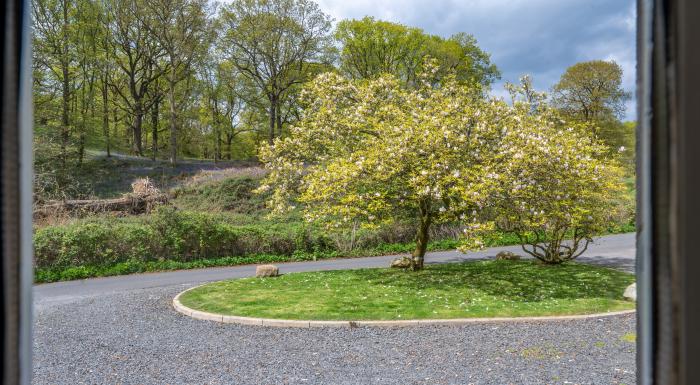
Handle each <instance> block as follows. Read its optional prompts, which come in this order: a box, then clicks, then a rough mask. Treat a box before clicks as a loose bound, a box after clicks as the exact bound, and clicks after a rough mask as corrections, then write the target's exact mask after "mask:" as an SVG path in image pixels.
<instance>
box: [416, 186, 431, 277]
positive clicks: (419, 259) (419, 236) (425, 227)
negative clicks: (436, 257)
mask: <svg viewBox="0 0 700 385" xmlns="http://www.w3.org/2000/svg"><path fill="white" fill-rule="evenodd" d="M431 223H432V216H431V215H430V201H429V200H424V201H421V202H420V208H419V224H418V230H417V232H416V249H415V250H414V251H413V255H412V256H411V269H412V270H414V271H416V270H421V269H423V261H424V260H425V252H426V250H427V249H428V241H429V240H430V232H429V230H430V225H431Z"/></svg>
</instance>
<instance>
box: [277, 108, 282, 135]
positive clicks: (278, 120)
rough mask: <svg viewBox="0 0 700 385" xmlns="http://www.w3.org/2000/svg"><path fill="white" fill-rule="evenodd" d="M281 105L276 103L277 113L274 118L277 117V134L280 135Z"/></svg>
mask: <svg viewBox="0 0 700 385" xmlns="http://www.w3.org/2000/svg"><path fill="white" fill-rule="evenodd" d="M281 109H282V106H280V103H277V114H276V116H275V118H276V119H277V136H278V137H282V111H280V110H281Z"/></svg>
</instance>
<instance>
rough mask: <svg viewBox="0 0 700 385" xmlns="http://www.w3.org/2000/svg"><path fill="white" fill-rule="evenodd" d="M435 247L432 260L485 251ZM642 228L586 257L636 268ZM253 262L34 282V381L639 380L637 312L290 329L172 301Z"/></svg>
mask: <svg viewBox="0 0 700 385" xmlns="http://www.w3.org/2000/svg"><path fill="white" fill-rule="evenodd" d="M504 249H509V250H516V249H515V248H498V249H490V250H487V251H485V252H482V253H472V254H468V255H463V254H460V253H456V252H439V253H431V254H430V255H429V256H428V258H427V261H428V262H429V263H440V262H451V261H459V260H465V259H476V258H484V257H486V256H490V255H494V254H495V253H496V252H498V251H500V250H504ZM633 256H634V236H633V235H616V236H611V237H605V238H602V239H600V240H599V241H598V242H597V244H596V245H595V246H593V247H591V249H590V250H589V252H588V253H587V254H586V255H585V258H584V259H583V260H585V261H588V262H592V263H599V264H605V265H609V266H615V267H618V268H621V269H625V270H628V271H630V270H632V269H633V266H634V259H633ZM390 259H391V257H376V258H360V259H346V260H332V261H329V260H326V261H318V262H304V263H290V264H282V265H281V269H282V271H283V272H293V271H308V270H329V269H345V268H358V267H374V266H386V265H387V264H388V262H389V260H390ZM252 273H253V267H252V266H240V267H232V268H217V269H206V270H189V271H177V272H169V273H156V274H142V275H132V276H124V277H113V278H102V279H91V280H85V281H73V282H63V283H54V284H45V285H39V286H36V287H35V291H34V294H35V304H36V306H35V322H34V360H33V366H34V370H33V372H34V379H33V383H34V384H35V385H40V384H41V385H43V384H46V385H60V384H70V385H73V384H237V385H238V384H251V385H253V384H255V385H259V384H271V385H272V384H275V385H277V384H333V385H335V384H339V385H340V384H347V385H358V384H373V385H374V384H380V385H388V384H396V385H406V384H426V385H427V384H455V385H456V384H461V385H464V384H538V385H539V384H545V383H547V384H555V383H556V384H567V383H569V384H623V383H624V384H627V385H630V384H633V383H634V382H635V345H634V343H633V342H630V336H633V333H634V332H635V318H634V315H624V316H617V317H608V318H604V319H587V320H576V321H558V322H550V323H542V322H523V323H503V324H473V325H463V326H426V327H418V328H409V329H404V328H353V329H345V328H343V329H327V328H312V329H284V328H266V327H261V326H245V325H231V324H219V323H214V322H208V321H200V320H196V319H193V318H190V317H186V316H183V315H182V314H179V313H177V312H175V311H174V310H173V308H172V298H173V296H175V295H176V294H177V293H178V292H180V291H182V290H184V289H185V288H186V287H189V286H192V285H194V284H197V283H200V282H205V281H212V280H219V279H225V278H232V277H244V276H248V275H250V274H252Z"/></svg>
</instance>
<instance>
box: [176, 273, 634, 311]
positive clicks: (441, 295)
mask: <svg viewBox="0 0 700 385" xmlns="http://www.w3.org/2000/svg"><path fill="white" fill-rule="evenodd" d="M632 282H634V276H633V275H632V274H628V273H623V272H620V271H616V270H612V269H607V268H602V267H596V266H591V265H586V264H576V263H569V264H565V265H561V266H544V265H540V264H538V263H536V262H533V261H518V262H516V261H493V260H491V261H475V262H466V263H455V264H444V265H431V266H428V267H427V268H426V269H424V270H423V271H419V272H408V271H403V270H397V269H358V270H345V271H325V272H313V273H294V274H285V275H283V276H281V277H276V278H267V279H259V278H246V279H237V280H232V281H224V282H217V283H212V284H208V285H204V286H202V287H199V288H196V289H194V290H190V291H188V292H187V293H185V294H184V295H182V296H181V298H180V300H181V302H182V303H183V305H185V306H187V307H190V308H193V309H196V310H201V311H206V312H212V313H217V314H226V315H238V316H247V317H261V318H281V319H302V320H406V319H429V318H435V319H449V318H472V317H474V318H476V317H523V316H543V315H568V314H589V313H599V312H608V311H617V310H627V309H633V308H634V303H633V302H628V301H625V300H624V298H623V297H622V293H623V291H624V290H625V287H627V285H629V284H631V283H632Z"/></svg>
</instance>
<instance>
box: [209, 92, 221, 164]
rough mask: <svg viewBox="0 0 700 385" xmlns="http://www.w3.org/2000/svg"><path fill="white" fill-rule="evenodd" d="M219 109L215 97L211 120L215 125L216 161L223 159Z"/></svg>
mask: <svg viewBox="0 0 700 385" xmlns="http://www.w3.org/2000/svg"><path fill="white" fill-rule="evenodd" d="M218 110H219V104H218V101H217V100H216V99H214V108H213V109H212V110H211V118H212V119H211V121H212V124H213V126H214V140H215V142H216V143H214V163H216V162H218V161H219V160H221V127H220V126H219V115H218V113H217V111H218Z"/></svg>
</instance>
